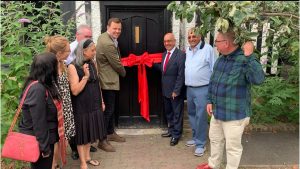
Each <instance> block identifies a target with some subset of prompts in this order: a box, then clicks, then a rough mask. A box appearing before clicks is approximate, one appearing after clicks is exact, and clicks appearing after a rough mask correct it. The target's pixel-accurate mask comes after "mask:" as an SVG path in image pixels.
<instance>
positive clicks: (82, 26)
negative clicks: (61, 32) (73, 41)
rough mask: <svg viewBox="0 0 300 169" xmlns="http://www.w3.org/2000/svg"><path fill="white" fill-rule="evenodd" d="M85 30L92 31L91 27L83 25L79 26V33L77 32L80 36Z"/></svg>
mask: <svg viewBox="0 0 300 169" xmlns="http://www.w3.org/2000/svg"><path fill="white" fill-rule="evenodd" d="M83 29H89V30H92V29H91V27H90V26H89V25H87V24H81V25H79V26H78V27H77V31H76V32H77V33H78V34H81V33H82V30H83Z"/></svg>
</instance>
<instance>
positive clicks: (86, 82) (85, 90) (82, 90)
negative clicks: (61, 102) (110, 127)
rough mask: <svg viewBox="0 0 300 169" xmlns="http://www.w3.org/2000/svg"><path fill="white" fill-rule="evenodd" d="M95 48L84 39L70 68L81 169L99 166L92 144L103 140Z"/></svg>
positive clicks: (102, 117) (102, 107)
mask: <svg viewBox="0 0 300 169" xmlns="http://www.w3.org/2000/svg"><path fill="white" fill-rule="evenodd" d="M95 54H96V46H95V44H94V42H93V41H92V40H91V39H83V40H82V41H80V42H79V44H78V46H77V49H76V58H75V60H74V61H73V62H72V63H71V64H70V65H69V66H68V78H69V82H70V88H71V94H72V96H71V98H72V104H73V113H74V119H75V130H76V135H75V141H76V144H77V149H78V153H79V158H80V163H81V164H80V168H81V169H86V168H87V164H91V165H93V166H98V165H100V162H99V161H97V160H92V159H91V156H90V146H91V143H94V142H96V141H97V140H103V138H104V137H105V134H106V133H105V130H104V116H103V111H102V110H103V109H104V103H103V100H102V94H101V90H100V86H99V79H98V76H97V69H96V66H95V62H94V61H93V58H94V56H95Z"/></svg>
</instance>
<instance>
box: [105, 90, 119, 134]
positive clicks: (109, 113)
mask: <svg viewBox="0 0 300 169" xmlns="http://www.w3.org/2000/svg"><path fill="white" fill-rule="evenodd" d="M116 94H117V91H116V90H104V89H102V97H103V100H104V103H105V111H104V118H105V120H104V123H105V127H106V133H107V135H110V134H113V133H114V132H115V123H114V120H115V106H116Z"/></svg>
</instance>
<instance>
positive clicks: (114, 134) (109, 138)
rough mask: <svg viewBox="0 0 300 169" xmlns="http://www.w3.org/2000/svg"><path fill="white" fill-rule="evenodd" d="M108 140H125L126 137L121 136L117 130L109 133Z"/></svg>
mask: <svg viewBox="0 0 300 169" xmlns="http://www.w3.org/2000/svg"><path fill="white" fill-rule="evenodd" d="M107 140H108V141H115V142H125V141H126V139H125V138H124V137H121V136H119V135H118V134H117V133H116V132H114V133H113V134H110V135H107Z"/></svg>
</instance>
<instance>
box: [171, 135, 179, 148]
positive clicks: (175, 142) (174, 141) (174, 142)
mask: <svg viewBox="0 0 300 169" xmlns="http://www.w3.org/2000/svg"><path fill="white" fill-rule="evenodd" d="M178 141H179V138H174V137H172V138H171V141H170V145H171V146H175V145H176V144H178Z"/></svg>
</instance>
